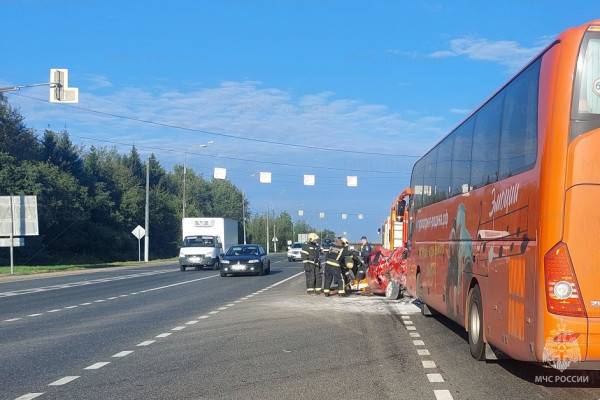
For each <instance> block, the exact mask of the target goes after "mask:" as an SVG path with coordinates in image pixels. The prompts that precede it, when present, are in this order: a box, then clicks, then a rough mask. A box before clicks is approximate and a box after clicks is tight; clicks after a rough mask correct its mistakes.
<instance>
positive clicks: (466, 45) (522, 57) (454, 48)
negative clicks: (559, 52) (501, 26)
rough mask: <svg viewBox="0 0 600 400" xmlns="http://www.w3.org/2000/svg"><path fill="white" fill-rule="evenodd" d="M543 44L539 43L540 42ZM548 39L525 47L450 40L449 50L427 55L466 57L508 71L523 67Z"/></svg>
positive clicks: (480, 40) (505, 42) (479, 40)
mask: <svg viewBox="0 0 600 400" xmlns="http://www.w3.org/2000/svg"><path fill="white" fill-rule="evenodd" d="M542 41H543V42H544V43H541V42H542ZM547 41H548V38H547V37H545V38H543V39H542V40H540V43H538V44H536V45H534V46H531V47H527V46H523V45H521V44H520V43H518V42H516V41H512V40H497V41H493V40H488V39H484V38H475V37H468V36H465V37H459V38H455V39H452V40H450V43H449V49H444V50H439V51H435V52H433V53H431V54H429V57H431V58H447V57H460V56H462V57H467V58H470V59H472V60H481V61H490V62H495V63H498V64H500V65H503V66H505V67H507V68H509V69H510V70H515V69H517V68H519V67H522V66H524V65H525V64H526V63H527V61H529V60H530V59H531V58H532V57H533V56H535V55H536V54H537V53H539V52H540V51H541V50H543V48H544V47H545V43H546V42H547Z"/></svg>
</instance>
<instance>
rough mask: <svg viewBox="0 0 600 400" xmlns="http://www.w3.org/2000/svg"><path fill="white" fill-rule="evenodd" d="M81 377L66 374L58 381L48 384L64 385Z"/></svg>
mask: <svg viewBox="0 0 600 400" xmlns="http://www.w3.org/2000/svg"><path fill="white" fill-rule="evenodd" d="M77 378H79V377H78V376H65V377H64V378H60V379H59V380H57V381H54V382H52V383H50V384H48V386H62V385H66V384H67V383H69V382H73V381H74V380H75V379H77Z"/></svg>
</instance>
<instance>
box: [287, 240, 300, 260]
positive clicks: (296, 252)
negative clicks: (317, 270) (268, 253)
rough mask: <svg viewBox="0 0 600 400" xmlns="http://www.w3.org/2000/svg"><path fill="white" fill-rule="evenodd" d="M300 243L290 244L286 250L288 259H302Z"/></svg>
mask: <svg viewBox="0 0 600 400" xmlns="http://www.w3.org/2000/svg"><path fill="white" fill-rule="evenodd" d="M301 251H302V243H294V244H292V245H291V246H290V247H289V248H288V251H287V258H288V261H300V260H302V252H301Z"/></svg>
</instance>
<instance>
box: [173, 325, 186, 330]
mask: <svg viewBox="0 0 600 400" xmlns="http://www.w3.org/2000/svg"><path fill="white" fill-rule="evenodd" d="M184 329H185V326H183V325H180V326H176V327H175V328H173V329H171V330H172V331H182V330H184Z"/></svg>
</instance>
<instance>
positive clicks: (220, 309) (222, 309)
mask: <svg viewBox="0 0 600 400" xmlns="http://www.w3.org/2000/svg"><path fill="white" fill-rule="evenodd" d="M217 310H219V311H225V310H227V307H219V308H217Z"/></svg>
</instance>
